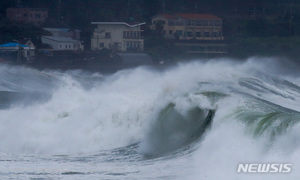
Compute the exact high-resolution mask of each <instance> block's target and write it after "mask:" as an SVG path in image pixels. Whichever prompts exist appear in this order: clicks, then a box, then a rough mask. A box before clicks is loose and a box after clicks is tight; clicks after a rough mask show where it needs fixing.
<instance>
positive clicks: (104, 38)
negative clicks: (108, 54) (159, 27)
mask: <svg viewBox="0 0 300 180" xmlns="http://www.w3.org/2000/svg"><path fill="white" fill-rule="evenodd" d="M92 24H94V25H97V28H96V29H95V30H94V32H93V35H92V38H91V49H92V50H101V49H104V48H106V49H111V50H114V51H118V52H128V51H143V49H144V39H143V37H142V35H141V33H142V30H141V26H142V25H144V24H146V23H136V24H128V23H125V22H92Z"/></svg>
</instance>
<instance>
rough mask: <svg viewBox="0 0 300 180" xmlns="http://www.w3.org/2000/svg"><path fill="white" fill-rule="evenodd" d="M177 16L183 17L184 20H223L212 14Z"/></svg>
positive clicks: (180, 14)
mask: <svg viewBox="0 0 300 180" xmlns="http://www.w3.org/2000/svg"><path fill="white" fill-rule="evenodd" d="M176 16H178V17H181V18H183V19H215V20H221V18H219V17H217V16H215V15H212V14H193V13H178V14H176Z"/></svg>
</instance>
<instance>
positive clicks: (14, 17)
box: [6, 8, 48, 25]
mask: <svg viewBox="0 0 300 180" xmlns="http://www.w3.org/2000/svg"><path fill="white" fill-rule="evenodd" d="M6 17H7V18H8V19H10V20H11V21H20V22H24V23H33V24H35V25H40V24H42V23H43V22H45V20H46V19H47V18H48V9H40V8H8V9H7V11H6Z"/></svg>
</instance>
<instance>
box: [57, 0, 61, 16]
mask: <svg viewBox="0 0 300 180" xmlns="http://www.w3.org/2000/svg"><path fill="white" fill-rule="evenodd" d="M60 10H61V6H60V0H58V20H59V21H60V20H61V17H60V16H61V14H60Z"/></svg>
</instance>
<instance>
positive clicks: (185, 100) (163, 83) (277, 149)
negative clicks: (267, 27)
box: [0, 59, 300, 179]
mask: <svg viewBox="0 0 300 180" xmlns="http://www.w3.org/2000/svg"><path fill="white" fill-rule="evenodd" d="M270 64H272V66H270ZM274 64H276V63H275V61H274V60H271V59H250V60H248V61H247V62H243V63H242V62H233V61H230V60H224V59H223V60H220V59H219V60H211V61H208V62H198V61H194V62H189V63H183V64H180V65H177V66H175V67H172V68H169V69H167V70H163V71H159V70H155V69H152V68H147V67H140V68H135V69H131V70H122V71H119V72H117V73H115V74H112V75H105V76H103V75H101V74H100V73H89V72H84V71H79V70H78V71H67V72H59V71H43V72H40V71H36V70H33V69H30V68H24V67H11V66H5V65H3V66H0V74H1V77H2V78H1V80H0V89H1V92H0V105H1V106H0V107H1V110H0V138H1V146H0V153H10V154H53V155H58V154H67V155H68V154H82V153H98V152H101V151H103V150H111V149H115V148H126V147H131V146H129V145H132V144H135V145H134V147H135V148H136V153H139V154H140V155H142V156H145V157H148V158H151V157H153V158H157V157H161V156H168V157H170V156H171V157H172V156H173V155H174V157H173V159H174V160H173V161H176V159H177V160H178V159H181V160H180V161H182V159H185V158H186V159H185V160H183V161H184V162H185V163H187V162H188V163H189V165H191V167H190V168H189V170H188V171H191V172H192V173H189V174H188V175H190V177H191V178H193V177H194V178H195V179H200V178H208V179H222V178H224V177H227V178H228V179H230V177H233V175H237V174H236V167H237V165H238V163H243V162H246V163H247V162H283V163H285V162H289V163H293V169H297V168H299V162H300V158H299V156H298V155H297V154H299V153H300V133H299V132H300V131H299V130H300V125H299V123H298V122H299V120H300V103H299V102H300V79H299V76H298V75H299V74H297V72H295V73H294V74H293V73H286V72H287V71H279V70H281V68H282V67H278V66H276V65H274ZM283 69H284V68H283ZM279 72H280V73H281V74H279ZM178 154H179V156H178ZM187 159H190V161H189V160H187ZM178 161H179V160H178ZM176 171H177V170H175V169H174V170H171V172H172V173H177V172H176ZM179 174H180V175H182V176H186V175H185V173H182V174H181V173H179ZM269 176H270V177H272V178H275V179H276V178H278V179H281V178H282V177H284V176H281V175H278V176H276V177H274V176H272V175H269V174H267V175H265V176H264V177H265V178H268V177H269ZM239 177H240V178H242V179H247V178H249V179H252V178H258V175H257V176H256V175H253V176H249V175H247V174H241V175H239ZM290 177H294V178H295V177H299V173H298V172H292V173H291V174H290ZM231 179H232V178H231Z"/></svg>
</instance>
